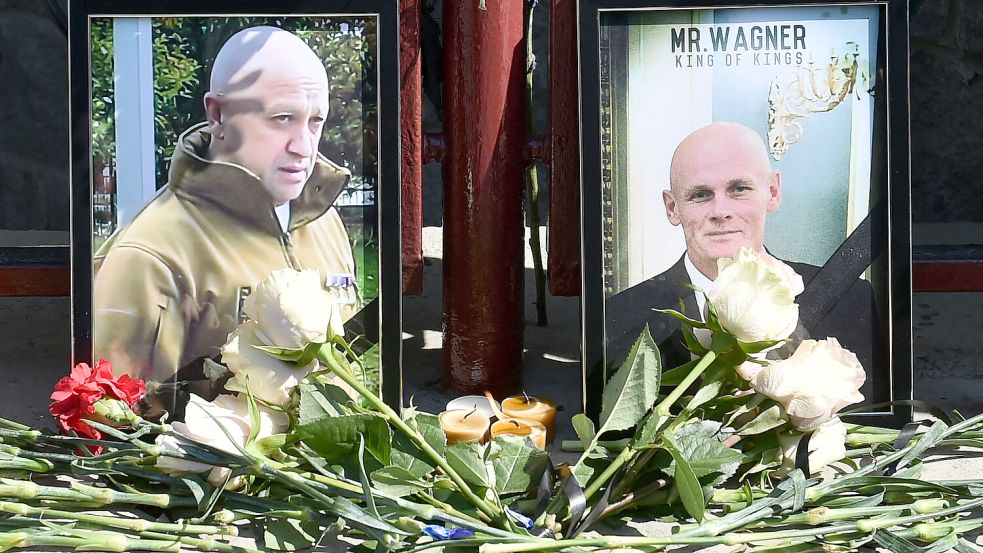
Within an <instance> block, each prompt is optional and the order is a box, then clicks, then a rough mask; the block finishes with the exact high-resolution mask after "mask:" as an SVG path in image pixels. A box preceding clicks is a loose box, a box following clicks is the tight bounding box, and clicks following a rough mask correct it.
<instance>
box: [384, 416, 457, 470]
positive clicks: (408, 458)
mask: <svg viewBox="0 0 983 553" xmlns="http://www.w3.org/2000/svg"><path fill="white" fill-rule="evenodd" d="M406 424H408V425H410V426H411V427H414V428H416V430H417V431H419V432H420V434H422V435H423V439H424V440H426V442H427V444H429V445H430V447H431V448H433V449H434V451H436V452H437V454H438V455H443V454H444V448H446V447H447V437H446V436H445V435H444V431H443V430H442V429H441V428H440V420H439V419H438V418H437V417H436V416H435V415H431V414H428V413H416V414H415V415H413V416H412V417H410V418H408V419H407V420H406ZM390 463H391V464H392V465H395V466H397V467H400V468H403V469H405V470H406V471H407V472H409V473H410V474H412V475H413V477H414V478H419V477H422V476H425V475H427V474H429V473H430V472H431V471H433V470H434V466H433V465H432V464H431V463H433V461H432V460H431V459H430V458H429V457H428V456H427V455H426V454H425V453H424V452H423V451H422V450H421V449H420V447H419V446H418V445H416V443H415V442H413V440H411V439H410V438H408V437H407V436H406V435H404V434H403V433H402V432H399V433H397V434H396V435H395V436H394V438H393V445H392V460H391V461H390Z"/></svg>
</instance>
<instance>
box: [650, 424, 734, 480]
mask: <svg viewBox="0 0 983 553" xmlns="http://www.w3.org/2000/svg"><path fill="white" fill-rule="evenodd" d="M719 429H720V423H719V422H714V421H698V422H694V423H690V424H687V425H686V426H683V427H681V428H679V429H678V430H676V432H675V433H674V435H673V436H672V443H673V444H674V445H675V448H676V451H677V452H678V453H680V454H681V455H682V456H683V457H685V459H686V463H687V464H688V465H689V467H690V470H692V471H693V474H694V475H695V476H696V477H698V478H699V477H702V476H706V475H708V474H712V473H715V472H720V473H723V474H724V475H726V476H730V475H732V474H734V473H735V472H736V471H737V467H738V466H739V465H740V462H741V459H743V458H744V456H743V455H742V454H741V452H739V451H736V450H734V449H731V448H729V447H727V446H725V445H724V444H722V443H720V440H719V439H718V438H717V432H718V430H719ZM673 471H674V468H673V466H671V465H670V466H669V467H668V468H667V469H666V473H668V474H669V475H670V476H673V475H674V474H673Z"/></svg>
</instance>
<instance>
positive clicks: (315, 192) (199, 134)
mask: <svg viewBox="0 0 983 553" xmlns="http://www.w3.org/2000/svg"><path fill="white" fill-rule="evenodd" d="M203 130H204V125H199V126H197V127H193V128H191V129H189V130H188V131H187V132H185V133H184V134H183V135H182V136H181V138H180V139H179V143H178V146H177V148H175V152H174V157H173V159H172V163H171V170H170V174H169V179H168V183H167V186H166V187H165V188H162V189H161V190H160V192H159V193H158V194H157V195H156V196H155V197H154V198H153V199H152V200H151V201H150V202H149V203H148V204H147V205H146V206H145V207H144V208H143V209H142V210H141V211H140V212H139V213H138V214H137V215H136V216H135V217H134V218H133V220H132V222H131V223H130V224H129V225H127V226H125V227H123V228H121V229H119V230H118V231H117V232H116V233H115V234H113V236H112V237H111V238H110V239H109V240H108V241H107V242H106V243H105V244H104V245H103V246H102V247H100V248H99V251H98V252H96V254H95V257H94V272H95V277H94V284H93V356H94V358H96V359H98V358H99V357H105V358H106V359H108V360H109V361H110V362H111V363H112V364H113V366H114V367H115V368H117V372H119V370H120V369H122V370H123V371H125V372H127V373H129V374H132V375H135V376H138V377H141V378H145V379H151V380H156V381H165V380H168V379H170V378H172V377H173V375H174V374H175V373H176V372H177V370H178V369H179V368H181V367H184V366H185V365H188V364H189V363H191V362H192V361H195V360H196V359H199V358H201V357H213V356H215V355H217V354H218V353H219V349H220V348H221V346H222V345H224V344H225V342H226V339H227V337H228V335H229V333H230V332H232V330H233V329H234V328H235V327H236V326H237V324H238V323H239V322H240V321H241V319H242V300H243V299H244V298H245V297H246V296H247V295H248V294H249V293H250V291H251V290H253V289H254V288H255V286H256V285H257V284H258V283H259V282H260V281H262V280H263V279H265V278H266V277H267V276H268V275H269V274H270V273H271V272H272V271H274V270H276V269H281V268H284V267H293V268H295V269H319V270H320V271H321V276H322V278H325V279H327V280H332V281H333V282H334V283H335V284H337V282H338V281H339V280H340V281H342V282H350V283H351V285H354V279H353V278H339V277H346V276H347V277H350V276H351V275H354V273H355V262H354V259H353V256H352V248H351V244H350V243H349V240H348V234H347V232H346V231H345V227H344V225H343V224H342V222H341V218H340V217H339V216H338V213H337V211H336V210H335V209H334V208H332V207H331V205H332V203H333V202H334V200H335V198H337V196H338V194H339V193H340V192H341V189H342V188H343V187H344V185H345V183H347V181H348V178H349V176H350V174H349V173H348V171H347V170H345V169H343V168H341V167H339V166H337V165H335V164H333V163H332V162H330V161H328V160H327V159H326V158H324V157H323V156H319V159H318V161H317V164H316V168H315V171H314V173H313V175H312V176H311V178H310V180H309V181H308V182H307V184H306V186H305V187H304V191H303V193H302V194H301V195H300V196H299V197H298V198H297V199H296V200H294V201H292V202H291V204H290V223H289V227H288V228H289V230H288V232H286V233H284V232H283V231H282V230H281V226H280V223H279V220H278V219H277V217H276V213H275V211H274V209H273V203H272V200H271V198H270V196H269V193H268V192H267V191H266V189H265V188H264V187H263V185H262V183H261V182H260V180H259V179H258V178H257V177H256V176H255V175H254V174H253V173H251V172H249V171H248V170H246V169H245V168H243V167H241V166H239V165H235V164H231V163H225V162H211V161H208V160H206V159H205V152H207V147H208V141H209V138H210V137H209V135H208V134H207V133H206V132H203ZM343 311H344V313H343V315H344V318H345V319H346V320H347V319H348V318H349V317H350V316H351V315H352V311H353V309H351V308H346V309H344V310H343Z"/></svg>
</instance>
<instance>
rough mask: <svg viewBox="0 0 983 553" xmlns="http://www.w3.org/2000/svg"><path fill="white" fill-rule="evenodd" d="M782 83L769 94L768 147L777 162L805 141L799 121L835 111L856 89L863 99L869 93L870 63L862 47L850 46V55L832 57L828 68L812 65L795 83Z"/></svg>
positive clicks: (798, 72)
mask: <svg viewBox="0 0 983 553" xmlns="http://www.w3.org/2000/svg"><path fill="white" fill-rule="evenodd" d="M781 79H782V76H779V77H776V78H775V80H773V81H772V82H771V89H770V90H769V92H768V145H769V147H770V149H771V155H772V157H774V158H775V160H776V161H777V160H780V159H781V158H782V156H784V155H785V154H786V153H787V152H788V149H789V147H790V146H791V145H792V144H795V143H796V142H798V141H799V139H800V138H802V125H800V124H799V123H798V121H797V120H798V119H800V118H802V117H809V116H811V115H812V114H814V113H825V112H828V111H832V110H833V109H834V108H835V107H836V106H838V105H840V103H841V102H843V100H845V99H846V98H847V96H849V95H850V94H851V93H852V92H853V91H854V89H855V88H856V90H857V95H858V98H859V95H860V94H861V93H866V92H867V88H868V87H869V82H870V75H869V73H868V71H867V60H866V59H862V58H861V56H860V46H859V45H858V44H857V43H856V42H847V43H846V52H845V53H844V54H843V55H842V56H835V55H831V56H830V60H829V63H828V64H826V66H825V67H815V63H814V62H812V61H809V63H808V64H807V65H805V66H799V67H797V68H796V69H795V75H794V77H793V79H792V81H791V82H789V83H787V84H783V83H782V82H781ZM858 81H859V83H860V85H859V88H857V83H858Z"/></svg>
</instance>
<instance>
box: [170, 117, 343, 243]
mask: <svg viewBox="0 0 983 553" xmlns="http://www.w3.org/2000/svg"><path fill="white" fill-rule="evenodd" d="M207 128H208V127H207V123H201V124H198V125H195V126H193V127H191V128H190V129H188V130H187V131H185V132H184V134H182V135H181V136H180V137H179V138H178V143H177V147H175V148H174V156H173V157H172V158H171V169H170V175H169V178H168V184H167V185H168V187H169V188H170V189H171V190H172V191H173V192H174V194H175V195H176V196H177V197H179V198H181V199H182V200H186V201H190V202H193V203H197V202H201V203H208V204H211V205H213V206H215V207H218V208H219V209H221V210H223V211H225V212H228V213H230V214H232V215H233V216H235V217H237V218H239V219H242V220H243V221H244V222H246V223H249V224H252V225H254V226H256V227H259V228H261V229H264V230H271V229H279V228H280V225H279V223H278V222H277V219H276V215H275V214H274V212H273V200H272V199H271V198H270V194H269V192H267V191H266V189H265V188H264V187H263V183H262V182H261V181H260V180H259V177H257V176H256V174H255V173H253V172H251V171H249V170H248V169H246V168H245V167H243V166H241V165H237V164H235V163H229V162H223V161H211V160H209V159H208V144H209V142H210V141H211V135H210V134H209V133H208V132H207V130H206V129H207ZM350 178H351V173H350V172H349V171H348V170H347V169H345V168H343V167H340V166H338V165H336V164H335V163H333V162H331V161H330V160H329V159H327V158H326V157H324V156H323V155H321V154H318V155H317V160H316V162H315V165H314V172H313V174H311V178H310V180H308V181H307V184H306V185H305V186H304V191H303V192H301V194H300V196H298V197H297V198H296V199H295V200H293V201H291V202H290V230H294V229H296V228H298V227H301V226H304V225H306V224H307V223H309V222H311V221H313V220H315V219H317V218H318V217H320V216H322V215H324V213H325V212H327V211H328V209H329V208H330V207H331V205H332V204H333V203H334V201H335V199H336V198H337V197H338V195H339V194H341V190H342V189H343V188H344V187H345V185H346V184H347V183H348V180H349V179H350Z"/></svg>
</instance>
